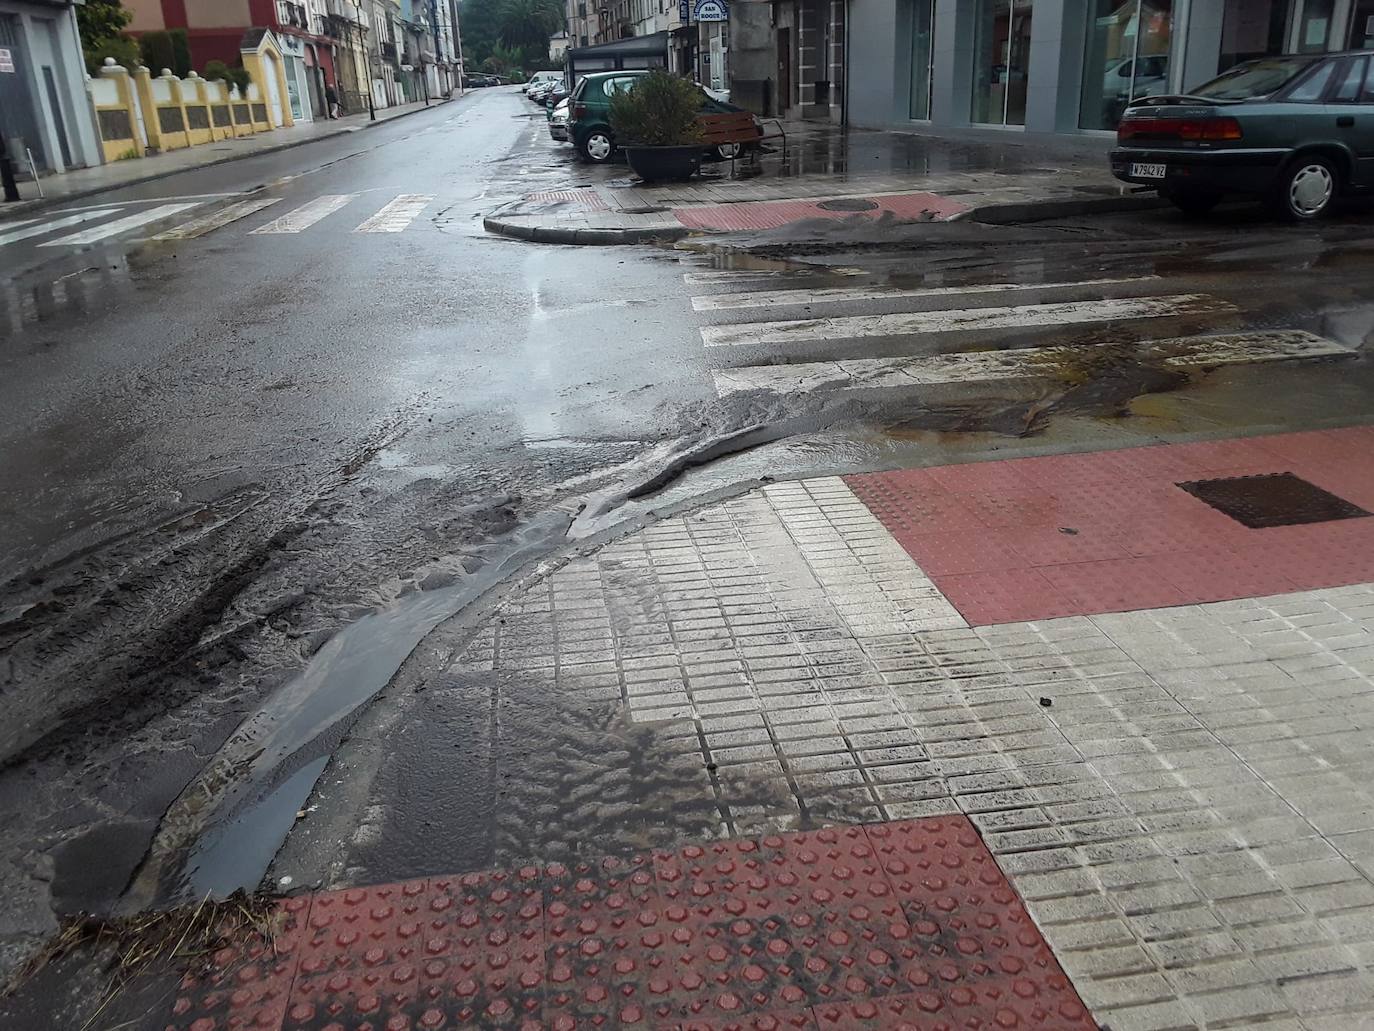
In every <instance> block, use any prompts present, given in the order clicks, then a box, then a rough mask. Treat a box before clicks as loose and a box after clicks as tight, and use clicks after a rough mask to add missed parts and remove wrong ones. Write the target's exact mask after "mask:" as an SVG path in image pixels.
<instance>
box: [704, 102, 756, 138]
mask: <svg viewBox="0 0 1374 1031" xmlns="http://www.w3.org/2000/svg"><path fill="white" fill-rule="evenodd" d="M697 121H698V122H700V123H701V131H702V139H703V140H704V142H706V143H707V144H709V145H711V146H715V145H717V144H720V143H753V142H754V141H756V140H758V139H760V138H761V137H762V136H763V130H762V129H760V128H759V126H758V124H757V123H756V122H755V121H754V116H753V115H751V114H750V113H749V112H748V111H725V112H720V113H713V114H705V115H698V116H697Z"/></svg>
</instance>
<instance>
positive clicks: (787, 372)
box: [711, 330, 1355, 397]
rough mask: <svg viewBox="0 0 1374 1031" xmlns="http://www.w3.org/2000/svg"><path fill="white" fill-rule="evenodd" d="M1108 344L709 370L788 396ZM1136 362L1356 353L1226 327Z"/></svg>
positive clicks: (1199, 364)
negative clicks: (1222, 331)
mask: <svg viewBox="0 0 1374 1031" xmlns="http://www.w3.org/2000/svg"><path fill="white" fill-rule="evenodd" d="M1110 346H1120V344H1119V343H1118V342H1109V343H1106V344H1081V345H1060V346H1052V347H1025V348H1018V349H1013V350H1006V351H962V352H957V353H953V354H937V355H927V356H924V357H904V358H861V359H855V360H852V361H836V362H801V363H797V364H792V365H758V366H746V367H743V368H735V369H715V370H712V372H711V376H712V379H714V380H715V386H716V393H717V394H719V395H720V396H721V397H725V396H727V395H729V394H737V393H744V392H747V391H753V390H765V391H770V392H772V393H775V394H790V393H799V392H806V391H812V390H816V389H830V390H853V389H873V388H881V387H923V386H924V387H929V386H938V385H941V384H949V383H960V384H962V383H989V382H996V381H998V380H1010V379H1035V378H1051V379H1053V378H1054V377H1055V376H1056V373H1057V370H1059V369H1061V368H1063V367H1064V365H1065V364H1066V363H1067V364H1068V365H1069V366H1070V367H1072V366H1073V364H1074V359H1075V358H1081V357H1082V356H1083V355H1084V354H1085V353H1090V352H1092V351H1094V350H1100V349H1101V348H1103V347H1110ZM1127 346H1130V347H1132V348H1133V353H1134V354H1135V355H1138V356H1139V357H1140V358H1141V360H1143V361H1146V362H1150V363H1153V364H1157V365H1162V366H1164V367H1165V368H1176V369H1206V368H1216V367H1218V366H1222V365H1249V364H1254V363H1259V362H1273V361H1285V360H1288V359H1298V358H1331V357H1353V356H1354V354H1355V352H1354V351H1352V350H1350V349H1349V348H1347V347H1343V346H1342V345H1340V344H1337V343H1335V342H1334V341H1331V340H1327V339H1325V338H1324V337H1319V336H1315V335H1313V334H1311V333H1305V332H1301V331H1289V330H1277V331H1270V332H1254V333H1232V334H1225V335H1219V336H1201V337H1175V338H1172V339H1168V340H1153V341H1145V342H1142V343H1139V344H1132V345H1127Z"/></svg>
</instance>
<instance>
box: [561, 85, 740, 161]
mask: <svg viewBox="0 0 1374 1031" xmlns="http://www.w3.org/2000/svg"><path fill="white" fill-rule="evenodd" d="M648 74H649V73H648V72H647V71H624V72H597V73H595V74H592V75H587V76H583V77H582V78H581V79H579V80H578V82H577V86H576V87H575V88H574V89H573V94H572V113H571V116H570V118H569V122H568V137H569V140H570V141H571V143H572V144H573V146H574V147H576V148H577V154H578V156H579V157H580V158H582V160H583V161H590V162H592V163H593V164H605V163H606V162H607V161H610V160H611V159H612V158H614V157H615V155H616V149H617V148H616V142H615V134H614V133H612V132H611V97H612V96H613V95H614V94H616V93H618V92H620V91H621V90H627V89H629V88H630V87H631V86H633V85H634V83H635V80H636V79H638V78H640V77H641V76H644V75H648ZM701 111H702V114H703V115H710V114H747V113H748V112H746V111H745V110H744V109H743V108H741V107H735V106H734V105H733V104H727V103H724V102H722V101H719V100H716V99H715V98H714V97H712V96H711V95H710V94H709V93H707V92H706V91H705V90H702V91H701ZM756 124H757V123H756ZM745 147H746V144H742V143H722V144H719V145H717V146H712V147H707V148H705V149H706V150H707V152H708V153H709V154H710V155H711V156H712V157H715V158H717V159H720V160H723V161H728V160H730V159H731V158H735V157H738V156H739V155H740V154H741V153H743V152H744V149H745Z"/></svg>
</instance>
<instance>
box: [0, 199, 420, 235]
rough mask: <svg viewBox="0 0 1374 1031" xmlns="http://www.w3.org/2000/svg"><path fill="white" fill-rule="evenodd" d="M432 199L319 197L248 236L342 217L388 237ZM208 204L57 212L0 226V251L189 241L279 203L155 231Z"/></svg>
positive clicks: (242, 204) (240, 204)
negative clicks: (143, 236)
mask: <svg viewBox="0 0 1374 1031" xmlns="http://www.w3.org/2000/svg"><path fill="white" fill-rule="evenodd" d="M434 200H435V198H434V196H433V195H432V194H421V193H402V194H398V195H397V196H395V197H391V198H387V199H386V200H385V201H384V202H382V203H380V204H378V203H377V198H375V197H371V196H369V195H367V194H363V193H343V194H323V195H321V196H318V197H313V198H311V199H310V200H308V201H306V202H304V203H302V204H299V205H297V206H295V207H293V208H291V209H290V210H288V211H286V212H284V213H282V214H277V215H276V217H273V218H269V219H268V220H267V221H265V222H263V223H262V224H261V225H258V226H256V227H254V228H251V229H250V230H249V231H248V235H249V236H252V237H259V236H293V235H297V234H300V233H305V232H308V231H310V230H312V229H315V228H317V227H322V226H328V227H331V228H332V227H334V226H337V225H338V223H339V221H340V220H341V219H342V218H344V217H345V216H351V219H358V221H356V222H353V224H352V225H351V226H349V227H348V231H350V232H354V233H368V234H376V233H386V234H393V235H394V234H396V233H403V232H406V231H407V230H410V229H412V228H414V227H415V226H416V224H417V222H418V221H419V219H420V216H421V215H422V214H423V213H424V211H425V209H426V208H428V207H429V206H430V205H431V204H432V203H433V202H434ZM209 202H210V201H209V200H207V199H205V198H169V199H167V200H166V201H165V202H153V203H149V202H122V203H119V202H115V203H110V204H105V205H101V206H99V207H93V208H90V209H86V210H79V211H78V210H68V211H63V212H58V213H56V214H54V215H52V216H50V217H48V218H43V219H38V218H27V219H23V220H19V221H14V222H0V248H3V247H6V246H9V245H11V244H17V243H21V242H23V241H33V245H34V246H37V247H43V248H62V247H89V246H93V245H95V244H101V243H105V242H108V241H114V240H117V239H120V238H130V239H137V238H138V237H139V231H140V230H145V231H151V230H158V231H156V232H152V235H151V236H149V237H147V238H148V239H152V240H158V241H172V240H194V239H198V238H200V237H202V236H206V235H208V234H210V233H213V232H215V231H216V230H218V229H223V228H224V227H225V226H229V225H233V224H234V223H237V222H240V221H242V220H245V219H251V218H252V217H253V216H255V215H258V214H259V213H262V212H265V211H267V209H268V208H276V207H277V206H278V205H280V204H281V203H282V198H280V197H246V198H244V199H242V200H239V201H235V202H233V203H231V204H228V205H226V206H224V207H221V208H218V209H216V210H214V211H210V212H207V213H203V214H199V215H196V216H195V217H192V218H189V219H187V220H186V221H182V222H177V223H174V224H172V225H170V226H168V227H167V228H164V229H159V227H160V226H162V225H164V224H166V223H170V222H173V220H174V219H176V218H177V216H179V215H185V214H187V213H190V212H192V211H193V210H194V209H197V208H203V207H205V206H206V205H207V204H208V203H209ZM273 214H276V213H275V212H273ZM351 219H350V221H351ZM250 224H251V223H250Z"/></svg>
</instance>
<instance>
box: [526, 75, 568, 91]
mask: <svg viewBox="0 0 1374 1031" xmlns="http://www.w3.org/2000/svg"><path fill="white" fill-rule="evenodd" d="M562 78H563V73H562V72H549V71H544V72H535V73H534V74H533V75H531V76H530V77H529V81H528V82H526V83H525V85H524V86H523V87H522V89H523V91H524V93H525V94H526V95H527V96H528V95H529V92H530V89H531V88H532V87H534V86H537V85H539V84H540V83H541V82H558V81H560V80H561V79H562Z"/></svg>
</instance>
